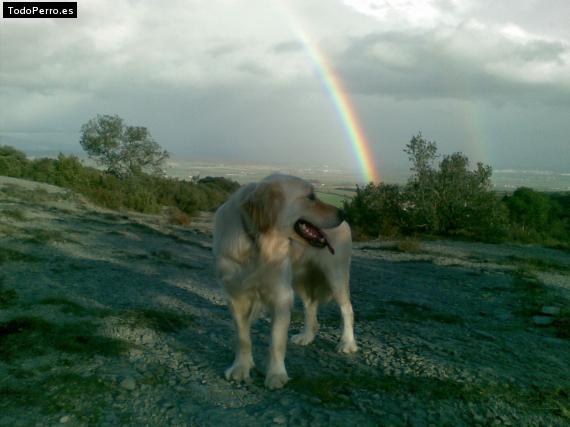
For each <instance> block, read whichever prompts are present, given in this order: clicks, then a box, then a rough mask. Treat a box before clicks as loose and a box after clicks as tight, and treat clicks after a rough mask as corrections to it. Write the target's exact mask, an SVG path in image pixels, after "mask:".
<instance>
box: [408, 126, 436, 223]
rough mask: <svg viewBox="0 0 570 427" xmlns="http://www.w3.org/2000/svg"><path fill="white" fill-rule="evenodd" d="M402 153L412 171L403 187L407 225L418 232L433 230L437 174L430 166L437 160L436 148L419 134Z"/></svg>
mask: <svg viewBox="0 0 570 427" xmlns="http://www.w3.org/2000/svg"><path fill="white" fill-rule="evenodd" d="M404 153H406V154H407V155H408V158H409V160H410V163H411V167H410V170H411V171H412V175H411V176H410V178H409V180H408V183H407V185H406V198H407V199H408V200H409V201H410V203H409V204H408V205H409V207H408V213H409V216H410V221H411V223H412V224H414V225H415V228H418V229H419V231H433V230H436V229H437V228H438V225H437V219H438V218H437V212H436V208H437V206H436V197H435V196H436V176H437V171H436V170H435V169H434V166H433V165H434V162H435V160H436V158H437V144H436V143H435V142H432V141H428V140H426V139H424V138H423V136H422V134H421V132H420V133H418V134H417V135H415V136H413V137H412V139H411V140H410V142H409V143H408V144H407V145H406V147H405V148H404Z"/></svg>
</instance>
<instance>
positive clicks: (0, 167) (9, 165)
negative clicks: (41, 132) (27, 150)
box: [0, 145, 29, 178]
mask: <svg viewBox="0 0 570 427" xmlns="http://www.w3.org/2000/svg"><path fill="white" fill-rule="evenodd" d="M28 164H29V161H28V159H27V158H26V155H25V154H24V153H22V152H21V151H18V150H16V149H15V148H12V147H9V146H7V145H1V146H0V175H5V176H12V177H14V178H19V177H21V176H23V175H24V174H25V172H26V168H27V167H28Z"/></svg>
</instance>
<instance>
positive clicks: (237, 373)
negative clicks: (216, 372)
mask: <svg viewBox="0 0 570 427" xmlns="http://www.w3.org/2000/svg"><path fill="white" fill-rule="evenodd" d="M250 370H251V365H244V364H238V363H234V364H233V365H232V366H230V367H229V368H228V369H226V372H225V377H226V380H228V381H232V380H233V381H237V382H241V381H245V382H249V381H251V377H250V376H249V371H250Z"/></svg>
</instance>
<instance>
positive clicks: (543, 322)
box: [532, 316, 554, 326]
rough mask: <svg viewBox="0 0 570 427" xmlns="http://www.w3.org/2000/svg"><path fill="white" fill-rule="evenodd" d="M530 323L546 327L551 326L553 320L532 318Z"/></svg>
mask: <svg viewBox="0 0 570 427" xmlns="http://www.w3.org/2000/svg"><path fill="white" fill-rule="evenodd" d="M532 321H533V323H534V324H535V325H538V326H548V325H550V324H552V322H553V321H554V319H553V318H552V317H550V316H532Z"/></svg>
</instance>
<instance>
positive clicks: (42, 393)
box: [0, 177, 570, 426]
mask: <svg viewBox="0 0 570 427" xmlns="http://www.w3.org/2000/svg"><path fill="white" fill-rule="evenodd" d="M210 241H211V224H210V215H208V214H202V215H200V216H199V217H197V218H195V219H194V220H193V222H192V223H191V224H190V225H188V226H186V227H181V226H177V225H171V224H169V222H168V220H167V218H166V217H164V216H160V215H143V214H133V213H130V212H116V211H110V210H105V209H101V208H98V207H95V206H93V205H91V204H90V203H88V202H87V201H86V200H84V199H83V198H82V197H80V196H78V195H76V194H73V193H71V192H69V191H67V190H64V189H62V188H59V187H54V186H51V185H47V184H39V183H34V182H29V181H23V180H18V179H14V178H5V177H0V425H2V426H28V425H53V424H56V423H63V424H69V425H119V424H122V425H136V426H139V425H199V426H202V425H212V426H219V425H228V426H230V425H231V426H249V425H254V424H255V425H260V426H266V425H267V426H270V425H291V426H303V425H306V426H308V425H311V426H346V425H360V426H374V425H391V426H405V425H411V426H424V425H454V426H457V425H473V424H478V425H568V423H570V403H569V402H570V320H569V319H570V314H569V310H570V305H569V302H568V301H569V300H570V254H568V253H565V252H561V251H556V250H552V249H545V248H542V247H539V246H522V245H489V244H482V243H463V242H451V241H430V242H422V243H417V242H410V241H404V242H386V241H374V242H358V243H355V245H354V258H353V264H352V271H351V275H352V278H351V289H352V298H353V305H354V310H355V315H356V326H355V331H356V336H357V340H358V342H359V345H360V349H361V351H360V352H359V353H357V354H356V355H355V356H346V355H340V354H337V353H336V352H335V346H336V342H337V340H338V335H339V323H340V319H339V315H338V313H337V309H336V307H334V306H327V307H325V308H324V309H322V310H321V313H320V323H321V332H320V333H319V335H318V337H317V339H316V340H315V342H314V343H313V344H312V345H311V346H309V347H298V346H295V345H292V344H291V345H289V348H288V357H287V361H286V363H287V366H288V370H289V374H290V376H291V378H292V381H291V382H290V383H289V384H288V385H287V386H286V387H285V388H284V389H283V390H279V391H275V392H269V391H267V390H265V389H264V388H263V372H264V369H265V358H266V351H267V346H268V340H269V326H270V325H269V322H268V319H267V318H262V319H261V320H260V321H258V322H257V323H256V324H255V325H254V327H253V339H254V357H255V360H256V363H257V369H258V372H257V374H256V375H255V376H254V380H253V382H252V383H251V384H247V385H236V384H232V383H229V382H227V381H226V380H224V379H223V375H222V374H223V371H224V368H226V367H227V366H228V365H229V364H230V362H231V361H232V358H233V354H232V348H233V337H234V334H233V328H232V322H231V316H230V313H229V311H228V309H227V307H226V305H225V301H224V298H223V295H222V293H221V292H220V290H219V288H218V286H217V284H216V282H215V280H214V275H213V264H212V254H211V243H210ZM541 312H542V314H541ZM301 319H302V313H301V309H300V304H297V306H296V308H295V312H294V314H293V321H292V325H291V328H290V331H291V333H292V332H293V331H297V330H298V329H299V328H300V326H301Z"/></svg>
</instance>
